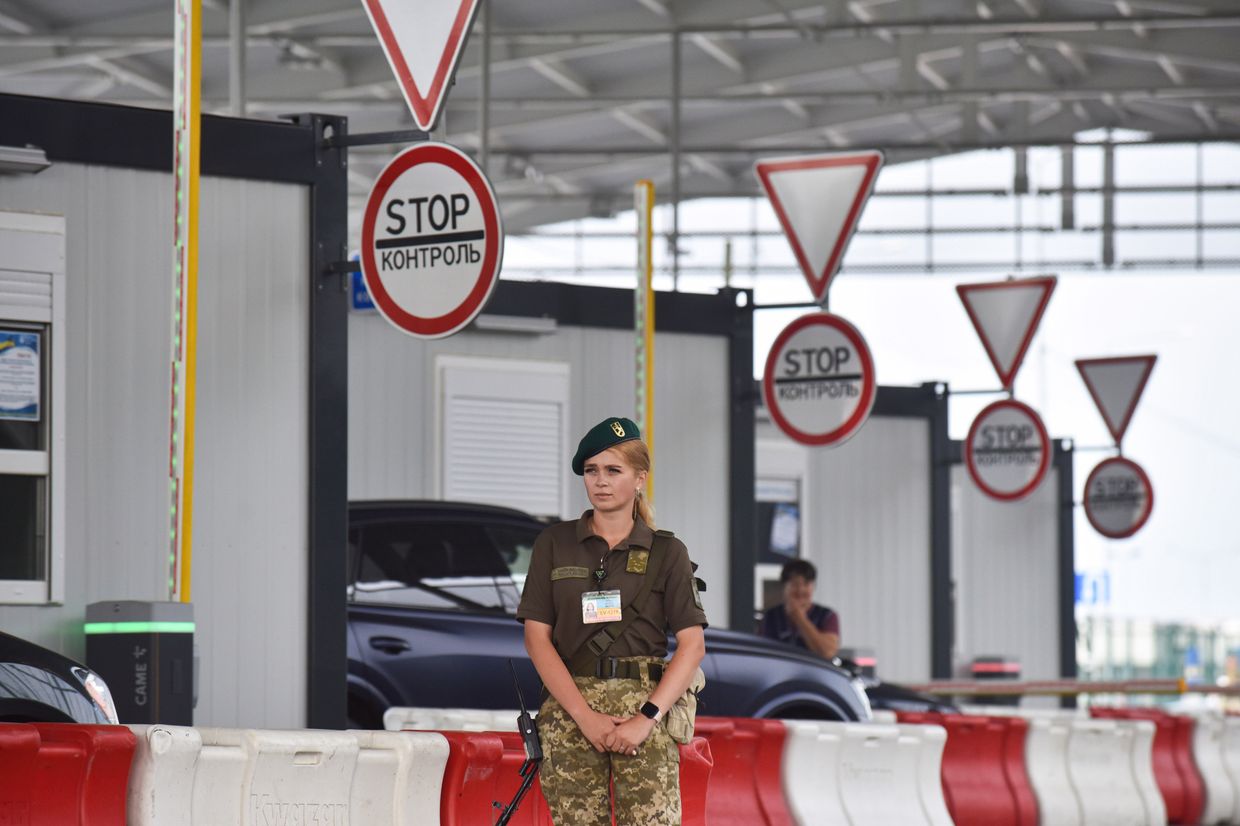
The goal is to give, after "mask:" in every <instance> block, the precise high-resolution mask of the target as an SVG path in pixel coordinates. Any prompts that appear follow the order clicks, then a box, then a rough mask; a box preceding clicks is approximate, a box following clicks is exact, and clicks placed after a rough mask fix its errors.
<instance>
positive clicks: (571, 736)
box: [538, 677, 680, 826]
mask: <svg viewBox="0 0 1240 826" xmlns="http://www.w3.org/2000/svg"><path fill="white" fill-rule="evenodd" d="M573 681H574V682H575V683H577V688H578V689H580V691H581V695H582V696H583V697H585V700H586V703H588V704H589V706H590V708H592V709H594V710H595V711H598V712H602V713H603V714H612V715H615V716H617V717H631V716H632V715H634V714H636V713H637V710H638V709H639V708H641V705H642V703H644V702H646V700H647V699H649V697H650V693H651V692H652V691H654V687H655V685H656V683H655V682H653V681H651V680H649V679H646V678H643V679H641V680H604V679H602V678H598V677H574V678H573ZM538 733H539V736H540V737H541V738H542V747H543V762H542V768H541V770H540V772H539V773H540V775H541V779H542V790H543V796H544V797H546V799H547V804H548V806H549V807H550V809H551V817H552V820H554V821H555V826H609V825H610V824H611V822H612V821H611V816H610V811H611V806H610V805H609V803H610V801H609V794H608V786H609V784H614V789H615V812H616V821H615V822H616V826H680V750H679V748H678V747H677V745H676V743H675V742H674V741H673V740H672V738H671V736H669V735H668V733H667V730H666V729H664V728H663V726H662V725H657V726H655V727H654V730H653V731H652V732H651V733H650V736H649V737H647V738H646V742H644V743H642V745H641V747H640V748H639V749H638V753H637V756H631V755H627V754H616V753H614V752H604V753H601V754H600V753H599V752H597V751H595V750H594V747H593V746H591V745H590V741H589V740H587V739H586V738H585V735H584V734H582V733H581V730H580V729H578V728H577V724H576V723H574V722H573V718H572V717H570V716H569V715H568V712H566V711H565V710H564V708H563V706H561V705H560V704H559V703H558V702H557V701H556V699H555V698H554V697H548V698H547V700H546V701H545V702H544V703H543V705H542V708H541V709H540V711H539V713H538Z"/></svg>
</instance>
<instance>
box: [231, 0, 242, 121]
mask: <svg viewBox="0 0 1240 826" xmlns="http://www.w3.org/2000/svg"><path fill="white" fill-rule="evenodd" d="M245 3H246V0H229V3H228V111H229V113H230V114H231V115H232V116H233V117H235V118H244V117H245Z"/></svg>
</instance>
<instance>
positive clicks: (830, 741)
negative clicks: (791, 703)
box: [783, 720, 851, 826]
mask: <svg viewBox="0 0 1240 826" xmlns="http://www.w3.org/2000/svg"><path fill="white" fill-rule="evenodd" d="M785 726H786V727H787V730H788V736H787V739H785V740H784V760H783V766H784V771H783V785H784V799H785V800H787V802H788V811H789V813H790V814H791V815H792V818H793V820H795V821H796V822H797V824H798V826H851V824H849V822H848V815H847V814H845V813H844V801H843V800H842V799H841V797H840V781H839V767H840V750H841V748H842V744H843V740H844V730H843V725H842V724H841V723H818V722H812V721H801V720H789V721H786V722H785Z"/></svg>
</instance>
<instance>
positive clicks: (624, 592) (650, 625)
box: [517, 510, 707, 659]
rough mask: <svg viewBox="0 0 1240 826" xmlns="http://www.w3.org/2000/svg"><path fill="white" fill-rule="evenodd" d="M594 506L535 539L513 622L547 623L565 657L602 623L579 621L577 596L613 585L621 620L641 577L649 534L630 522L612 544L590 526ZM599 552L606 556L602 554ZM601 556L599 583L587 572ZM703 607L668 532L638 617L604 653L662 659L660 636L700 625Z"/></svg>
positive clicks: (679, 546) (682, 551) (681, 551)
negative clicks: (659, 566)
mask: <svg viewBox="0 0 1240 826" xmlns="http://www.w3.org/2000/svg"><path fill="white" fill-rule="evenodd" d="M592 515H593V511H590V510H587V511H586V512H585V513H583V514H582V515H581V518H580V519H578V520H576V521H573V522H560V523H558V524H555V525H552V526H551V527H549V528H547V529H546V530H544V531H543V532H542V533H541V534H539V536H538V539H537V540H535V541H534V552H533V556H532V557H531V558H530V567H529V572H528V574H527V576H526V579H525V589H524V591H523V592H522V594H521V604H520V606H519V607H518V608H517V619H518V620H520V621H522V622H524V621H525V620H527V619H532V620H535V621H537V622H542V623H546V624H547V625H550V626H551V641H552V644H554V645H555V648H556V650H557V651H558V652H559V653H560V656H561V657H564V658H565V659H567V658H569V657H571V656H572V655H573V652H575V651H576V650H577V649H578V648H579V647H580V646H581V645H582V644H583V643H584V642H585V641H586V640H588V639H589V638H590V637H592V636H594V635H595V634H597V633H598V632H599V631H601V630H602V629H603V628H604V627H605V625H606V623H598V624H590V625H587V624H585V623H584V622H582V619H581V595H582V594H584V593H586V592H587V591H604V590H612V589H617V588H618V589H619V590H620V601H621V605H622V606H623V611H624V612H625V613H624V618H627V617H628V613H627V612H629V611H631V610H633V609H632V606H631V605H630V603H631V602H632V600H633V598H634V597H636V596H637V592H638V591H639V590H640V589H641V587H642V582H643V581H644V580H645V578H646V574H645V564H646V562H647V561H648V557H649V551H650V546H651V543H652V542H653V541H654V531H652V530H651V529H650V528H649V527H648V526H647V525H646V523H645V522H643V521H642V520H641V519H637V520H636V521H635V522H634V524H633V530H632V532H630V533H629V536H628V538H627V539H625V540H623V541H621V542H620V543H619V544H618V545H616V547H614V548H611V549H610V550H609V549H608V548H607V542H606V540H604V539H603V538H602V537H601V536H598V535H597V534H595V533H594V532H593V531H592V530H591V529H590V517H591V516H592ZM604 553H605V554H606V555H605V556H604ZM601 556H603V557H604V558H603V568H604V569H605V570H606V571H607V576H606V578H605V579H604V580H603V581H602V583H599V582H598V581H597V580H596V579H595V578H594V573H593V572H594V570H595V569H596V568H598V567H599V557H601ZM706 624H707V623H706V612H705V611H703V610H702V604H701V595H700V594H698V590H697V587H696V585H695V584H694V579H693V568H692V566H691V565H690V563H689V551H688V550H687V549H686V548H685V544H684V543H683V542H681V541H680V540H679V539H676V538H675V537H672V538H671V539H669V540H668V542H667V545H666V556H665V558H664V560H663V567H662V570H660V571H659V574H658V579H657V580H656V582H655V583H654V585H653V587H652V589H651V592H650V596H649V597H648V598H647V600H646V604H645V606H643V611H642V616H641V617H640V618H639V619H637V620H636V621H634V622H633V623H632V624H631V625H630V626H629V628H628V630H627V631H625V633H624V635H623V636H622V637H621V638H620V639H618V640H616V641H615V642H614V643H612V645H611V647H610V648H609V649H607V656H609V657H638V656H654V657H665V656H667V634H668V632H669V631H670V632H671V633H673V634H675V633H677V632H679V631H683V630H684V629H686V628H689V627H691V626H694V625H700V626H702V627H706Z"/></svg>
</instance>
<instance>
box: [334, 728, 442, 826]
mask: <svg viewBox="0 0 1240 826" xmlns="http://www.w3.org/2000/svg"><path fill="white" fill-rule="evenodd" d="M349 734H351V735H353V738H354V739H355V740H357V744H358V753H357V768H356V769H354V771H353V789H352V792H351V794H350V796H349V822H350V823H358V824H361V823H365V824H389V823H390V824H401V825H402V826H418V824H434V823H437V822H438V817H439V802H440V800H441V798H442V793H443V773H444V768H445V767H446V766H447V765H448V741H447V740H445V739H444V737H443V735H441V734H438V733H434V732H401V733H395V732H389V731H350V732H349Z"/></svg>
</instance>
